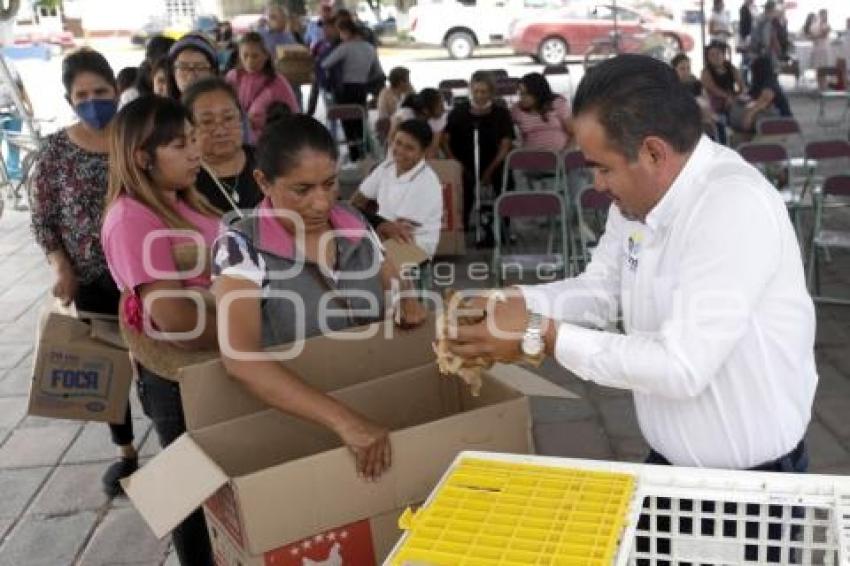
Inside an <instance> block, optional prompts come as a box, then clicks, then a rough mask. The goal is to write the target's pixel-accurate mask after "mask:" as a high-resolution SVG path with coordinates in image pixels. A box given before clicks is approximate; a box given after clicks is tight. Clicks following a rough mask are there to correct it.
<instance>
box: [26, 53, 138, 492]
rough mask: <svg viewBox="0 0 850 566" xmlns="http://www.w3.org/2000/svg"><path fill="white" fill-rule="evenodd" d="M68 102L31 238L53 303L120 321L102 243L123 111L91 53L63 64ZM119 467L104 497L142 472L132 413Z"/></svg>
mask: <svg viewBox="0 0 850 566" xmlns="http://www.w3.org/2000/svg"><path fill="white" fill-rule="evenodd" d="M62 82H63V83H64V85H65V97H66V99H67V100H68V102H69V103H70V104H71V105H72V106H73V107H74V111H75V112H76V114H77V116H78V117H79V121H78V122H77V123H75V124H73V125H71V126H69V127H67V128H65V129H62V130H59V131H58V132H56V133H54V134H51V135H49V136H48V137H47V139H46V140H45V142H44V146H43V148H42V150H41V154H40V157H39V162H38V167H37V168H36V173H35V177H34V185H33V186H34V191H33V201H34V202H33V209H32V230H33V233H34V235H35V240H36V242H38V244H39V245H40V246H41V248H42V249H43V250H44V252H45V254H46V255H47V259H48V261H49V263H50V265H51V267H52V268H53V271H54V273H55V277H56V282H55V284H54V285H53V295H54V296H55V297H56V298H57V299H59V300H60V301H61V302H62V303H63V304H65V305H66V306H67V305H70V304H71V303H74V304H75V306H76V308H77V310H78V311H79V312H81V313H83V315H84V313H97V314H101V315H113V316H114V315H116V314H118V298H119V293H118V289H117V287H116V286H115V282H114V281H113V280H112V277H110V275H109V270H108V269H107V267H106V259H105V258H104V256H103V248H102V247H101V243H100V223H101V220H102V217H103V201H104V199H105V198H106V188H107V177H108V160H109V154H108V152H107V149H108V142H107V140H108V135H107V131H108V128H107V127H108V125H109V123H110V122H111V120H112V117H113V115H114V114H115V109H116V107H117V104H118V90H117V88H116V83H115V75H114V74H113V72H112V68H111V67H110V66H109V63H108V62H107V61H106V59H105V58H104V57H103V55H101V54H100V53H98V52H97V51H93V50H91V49H83V50H80V51H77V52H75V53H72V54H70V55H68V56H67V57H66V58H65V60H64V61H62ZM109 430H110V432H111V434H112V442H113V443H114V444H115V445H116V446H117V447H118V449H119V459H118V460H117V461H116V462H114V463H113V464H112V465H111V466H109V468H107V470H106V473H105V474H104V476H103V488H104V491H106V493H107V494H108V495H110V496H115V495H118V494H119V493H120V492H121V484H120V483H118V482H119V480H120V479H121V478H124V477H126V476H128V475H130V474H132V473H133V472H134V471H136V469H137V468H138V455H137V454H136V449H135V448H134V446H133V421H132V419H131V417H130V407H129V405H128V406H127V415H126V417H125V419H124V422H123V423H122V424H117V425H116V424H110V425H109Z"/></svg>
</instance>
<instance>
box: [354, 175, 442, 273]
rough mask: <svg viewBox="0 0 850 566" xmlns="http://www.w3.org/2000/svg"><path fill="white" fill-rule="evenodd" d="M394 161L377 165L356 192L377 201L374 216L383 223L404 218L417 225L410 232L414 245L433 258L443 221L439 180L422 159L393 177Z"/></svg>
mask: <svg viewBox="0 0 850 566" xmlns="http://www.w3.org/2000/svg"><path fill="white" fill-rule="evenodd" d="M396 173H397V169H396V165H395V161H393V160H392V158H390V159H387V160H386V161H384V162H383V163H381V164H380V165H378V166H377V167H376V168H375V170H374V171H372V173H370V174H369V176H368V177H366V179H365V180H364V181H363V183H362V184H361V185H360V189H359V190H360V192H361V193H362V194H363V195H364V196H365V197H366V198H369V199H372V200H374V201H377V203H378V214H379V215H380V216H382V217H384V218H386V219H387V220H392V221H395V220H398V219H400V218H404V219H406V220H413V221H414V222H418V223H419V224H420V226H419V227H418V228H416V229H415V230H414V232H413V238H414V240H415V241H416V245H418V246H419V247H420V248H422V249H423V250H425V252H426V253H427V254H428V255H429V256H431V257H433V256H434V252H435V251H437V244H438V243H439V241H440V227H441V226H442V220H443V189H442V185H441V184H440V178H439V177H437V174H436V173H435V172H434V170H433V169H431V166H430V165H428V164H427V163H426V162H425V160H422V161H420V162H419V163H417V164H416V165H415V166H414V167H413V169H411V170H410V171H408V172H407V173H404V174H403V175H397V174H396Z"/></svg>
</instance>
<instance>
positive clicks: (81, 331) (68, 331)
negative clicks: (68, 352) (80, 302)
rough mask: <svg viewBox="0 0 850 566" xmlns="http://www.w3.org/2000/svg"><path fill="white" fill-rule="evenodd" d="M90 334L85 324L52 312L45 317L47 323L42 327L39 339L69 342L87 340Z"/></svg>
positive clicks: (89, 329)
mask: <svg viewBox="0 0 850 566" xmlns="http://www.w3.org/2000/svg"><path fill="white" fill-rule="evenodd" d="M90 332H91V328H90V327H89V325H88V324H86V323H85V322H82V321H80V320H77V319H76V318H74V317H72V316H68V315H64V314H61V313H56V312H52V313H50V314H49V315H47V323H46V324H45V325H44V329H43V332H42V338H41V339H42V340H55V341H57V342H70V341H72V340H79V339H80V338H88V337H89V333H90Z"/></svg>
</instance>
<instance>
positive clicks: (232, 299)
mask: <svg viewBox="0 0 850 566" xmlns="http://www.w3.org/2000/svg"><path fill="white" fill-rule="evenodd" d="M336 160H337V150H336V145H335V144H334V140H333V138H331V136H330V133H329V132H328V131H327V129H326V128H325V127H324V126H323V125H322V124H321V123H319V122H317V121H316V120H314V119H313V118H311V117H309V116H305V115H295V116H287V117H284V118H282V119H281V120H280V121H277V122H273V123H272V124H270V125H269V126H267V127H266V130H265V132H264V133H263V136H262V137H261V138H260V143H259V144H258V147H257V169H256V171H255V173H254V175H255V178H256V180H257V184H258V185H259V186H260V189H261V190H262V191H263V193H264V195H265V199H264V200H263V202H262V203H261V204H260V205H259V206H258V207H257V210H256V214H254V215H253V216H252V217H247V218H245V219H243V220H241V221H239V222H237V223H236V224H234V225H232V226H231V227H230V229H228V230H227V232H225V234H224V235H222V236H221V237H220V238H219V240H218V241H217V242H216V245H215V247H214V249H213V278H214V285H213V293H214V294H215V297H216V303H217V305H218V313H219V314H218V320H219V326H220V332H221V333H222V334H221V335H222V336H226V337H228V339H227V340H226V341H225V342H223V343H222V344H221V352H222V359H223V361H224V365H225V367H226V368H227V371H228V372H229V373H230V374H231V375H232V376H233V377H234V378H236V379H237V380H238V381H240V382H241V383H242V384H243V385H244V386H245V387H246V388H247V389H248V390H249V391H251V392H252V393H253V394H254V395H256V396H257V397H259V398H260V399H262V400H263V401H265V402H266V403H268V404H269V405H271V406H273V407H275V408H277V409H279V410H281V411H284V412H286V413H290V414H292V415H295V416H298V417H300V418H303V419H307V420H310V421H313V422H316V423H318V424H321V425H323V426H326V427H327V428H329V429H331V430H333V431H334V432H335V433H336V434H337V435H339V437H340V438H341V439H342V441H343V442H344V443H345V444H346V445H347V446H348V447H349V448H350V449H351V451H352V452H353V453H354V456H355V459H356V466H357V471H358V473H359V474H361V475H362V476H364V477H366V478H369V479H376V478H377V477H378V476H380V475H381V474H382V473H383V472H384V471H385V470H386V469H388V468H389V466H390V462H391V451H390V444H389V439H388V431H387V430H386V429H385V428H384V427H382V426H380V425H378V424H376V423H373V422H371V421H370V420H368V419H367V418H366V417H364V416H363V415H360V414H357V413H356V412H355V411H353V410H352V409H350V408H349V407H347V406H346V405H344V404H342V403H340V402H339V401H337V400H335V399H334V398H333V397H331V396H329V395H326V394H325V393H322V392H320V391H318V390H317V389H315V388H313V387H312V386H311V385H310V384H309V383H308V382H307V381H306V379H307V378H309V376H303V377H304V378H305V379H302V378H301V376H297V375H294V374H293V373H292V372H291V371H289V370H287V369H286V368H285V367H284V366H282V365H281V364H279V363H278V362H277V361H275V359H274V357H273V356H271V355H267V354H265V353H263V349H264V348H267V347H270V346H275V345H278V344H285V343H288V342H292V341H295V340H298V339H302V338H309V337H311V336H316V335H319V334H327V333H329V332H333V331H338V330H343V329H345V328H350V327H353V326H358V325H363V324H368V323H371V322H375V321H378V320H381V319H382V318H384V316H385V312H386V310H388V309H387V308H386V305H387V303H389V302H391V301H387V300H385V298H384V295H385V293H386V292H388V291H389V289H390V288H391V287H392V286H393V285H394V281H397V280H398V278H397V270H396V269H395V267H394V266H393V265H392V264H391V263H390V262H389V261H385V259H384V257H383V253H382V250H381V245H380V243H379V241H378V238H377V236H376V235H375V233H374V232H373V231H372V230H371V229H370V228H369V227H368V225H367V224H366V222H365V220H364V219H363V217H362V216H361V215H360V214H359V213H358V212H357V211H356V210H354V209H353V208H351V207H349V206H348V205H346V204H341V203H339V202H337V162H336ZM393 303H394V302H393ZM394 310H396V311H397V312H396V320H397V322H398V323H399V324H402V325H410V326H412V325H418V324H420V323H421V322H422V321H423V320H424V318H425V311H424V309H423V307H422V306H421V305H420V304H419V302H418V300H417V299H416V296H415V295H414V294H412V293H411V294H410V295H409V296H405V297H403V298H402V299H401V300H400V301H399V302H398V306H397V309H394Z"/></svg>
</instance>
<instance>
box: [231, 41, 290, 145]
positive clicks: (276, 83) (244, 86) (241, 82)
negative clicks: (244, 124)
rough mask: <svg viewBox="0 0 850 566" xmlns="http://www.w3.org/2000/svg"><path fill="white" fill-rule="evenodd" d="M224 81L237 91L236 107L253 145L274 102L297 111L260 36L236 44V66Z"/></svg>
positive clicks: (288, 90) (286, 84)
mask: <svg viewBox="0 0 850 566" xmlns="http://www.w3.org/2000/svg"><path fill="white" fill-rule="evenodd" d="M226 78H227V82H229V83H230V84H231V85H233V88H235V89H236V92H237V94H238V95H239V104H240V105H241V106H242V110H244V111H245V114H246V115H247V116H248V124H249V125H250V130H251V131H250V136H249V141H250V143H252V144H254V143H256V142H257V140H258V139H260V134H261V133H262V132H263V127H264V126H265V124H266V113H267V112H268V109H269V107H270V106H271V105H272V104H273V103H275V102H282V103H284V104H285V105H286V106H287V107H288V108H289V110H290V111H292V113H293V114H294V113H296V112H299V110H300V109H299V108H298V102H297V101H296V99H295V92H294V91H293V90H292V86H290V84H289V82H288V81H287V80H286V79H285V78H284V77H283V76H282V75H281V74H280V73H278V72H277V71H276V70H275V68H274V61H273V60H272V56H271V55H270V54H269V52H268V51H267V50H266V45H265V43H263V37H262V36H261V35H260V34H259V33H256V32H249V33H246V34H245V36H244V37H243V38H242V39H241V40H240V41H239V67H238V68H236V69H233V70H232V71H230V72H229V73H227V77H226Z"/></svg>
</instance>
